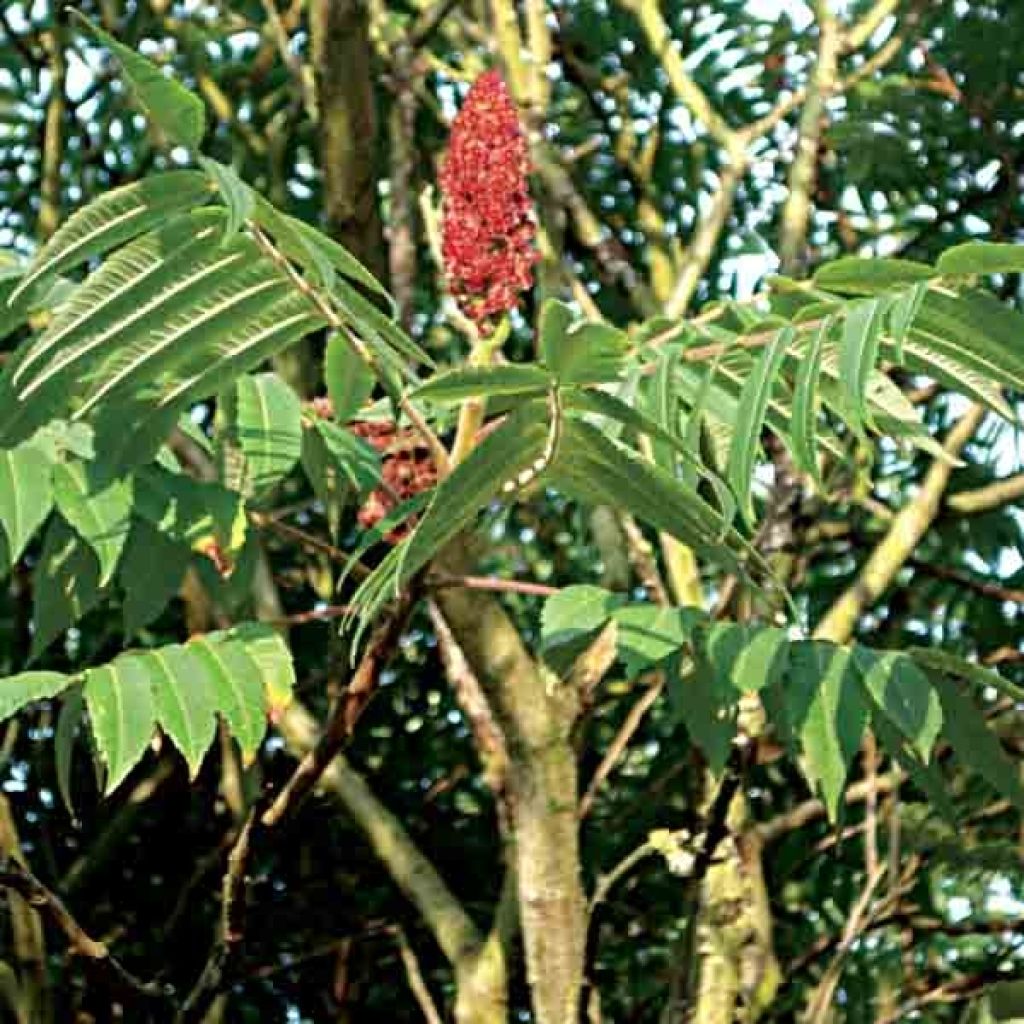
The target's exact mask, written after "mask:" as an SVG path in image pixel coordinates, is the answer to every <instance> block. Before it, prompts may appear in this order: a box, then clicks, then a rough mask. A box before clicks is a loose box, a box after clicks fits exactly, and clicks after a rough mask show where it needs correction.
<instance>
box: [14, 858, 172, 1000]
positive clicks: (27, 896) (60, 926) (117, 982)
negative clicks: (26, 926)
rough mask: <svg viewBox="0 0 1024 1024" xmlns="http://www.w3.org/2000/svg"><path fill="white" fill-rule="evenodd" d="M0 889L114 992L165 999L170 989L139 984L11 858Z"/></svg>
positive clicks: (57, 901) (69, 912) (50, 894)
mask: <svg viewBox="0 0 1024 1024" xmlns="http://www.w3.org/2000/svg"><path fill="white" fill-rule="evenodd" d="M0 886H2V887H3V888H5V889H10V890H12V891H14V892H16V893H17V894H18V895H19V896H21V898H22V899H23V900H25V902H26V903H28V904H29V906H31V907H33V908H34V909H35V910H37V911H39V913H40V914H42V915H43V916H44V917H46V919H47V920H48V921H49V922H50V924H52V925H53V926H54V927H55V928H56V929H57V930H58V931H59V932H61V934H63V935H64V937H65V938H66V939H67V941H68V947H69V948H70V950H71V952H72V953H73V954H75V955H76V956H80V957H82V958H83V959H84V960H85V961H86V962H87V963H88V964H89V968H90V970H91V971H93V972H94V973H95V974H96V975H97V976H98V977H100V978H102V979H103V980H104V981H105V982H106V983H107V984H108V985H110V986H111V987H112V988H113V989H114V990H115V991H117V992H119V993H121V994H122V995H127V996H132V997H134V998H136V999H138V998H143V999H146V1000H151V999H158V1000H168V999H169V998H170V990H168V989H167V988H165V987H164V986H162V985H159V984H157V983H156V982H147V981H141V980H140V979H139V978H136V977H135V975H134V974H132V973H131V971H129V970H127V969H126V968H125V967H123V966H122V964H121V963H120V961H119V960H117V958H116V957H114V956H113V955H112V954H111V952H110V950H109V949H108V948H107V946H106V945H104V943H102V942H100V941H98V940H97V939H94V938H93V937H92V936H91V935H89V933H88V932H87V931H86V930H85V929H84V928H83V927H82V926H81V925H80V924H79V923H78V921H77V920H76V919H75V917H74V916H73V915H72V913H71V911H70V910H68V908H67V907H66V906H65V905H64V903H63V902H62V900H61V899H60V897H59V896H58V895H57V894H56V893H54V892H51V891H50V890H49V889H47V888H46V886H45V885H43V883H42V882H40V881H39V879H38V878H36V876H35V875H34V874H32V872H31V871H30V870H29V869H28V868H27V867H26V866H24V865H23V864H19V863H18V861H17V860H16V859H14V858H13V857H11V858H8V859H7V860H6V861H5V863H4V865H3V867H2V868H0Z"/></svg>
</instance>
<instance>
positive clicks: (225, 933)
mask: <svg viewBox="0 0 1024 1024" xmlns="http://www.w3.org/2000/svg"><path fill="white" fill-rule="evenodd" d="M258 813H259V812H258V809H257V808H253V809H252V810H251V811H250V812H249V817H248V818H247V819H246V822H245V824H244V825H243V826H242V829H241V831H240V832H239V835H238V839H237V840H236V842H235V845H234V846H233V847H232V848H231V853H230V854H228V866H227V871H226V872H225V873H224V880H223V882H222V883H221V904H220V921H219V924H218V929H217V938H216V940H215V941H214V944H213V949H212V950H211V951H210V955H209V957H208V958H207V960H206V964H205V966H204V967H203V970H202V972H201V973H200V975H199V980H198V981H197V982H196V983H195V986H194V987H193V989H192V991H191V992H190V993H189V994H188V997H187V998H186V999H185V1002H184V1003H183V1004H182V1007H181V1010H180V1011H179V1013H178V1015H177V1017H176V1018H175V1024H197V1022H199V1021H201V1020H203V1018H204V1017H205V1015H206V1011H207V1010H208V1009H209V1008H210V1004H211V1003H212V1002H213V1001H214V999H215V998H216V997H217V994H218V993H219V992H221V991H223V989H224V987H225V985H226V984H227V983H229V982H230V979H231V976H232V973H233V971H234V969H235V965H236V961H237V959H238V957H239V955H240V954H241V951H242V939H243V938H244V936H245V920H246V897H247V890H248V867H249V855H250V852H251V849H252V839H253V828H254V826H255V824H256V821H257V815H258Z"/></svg>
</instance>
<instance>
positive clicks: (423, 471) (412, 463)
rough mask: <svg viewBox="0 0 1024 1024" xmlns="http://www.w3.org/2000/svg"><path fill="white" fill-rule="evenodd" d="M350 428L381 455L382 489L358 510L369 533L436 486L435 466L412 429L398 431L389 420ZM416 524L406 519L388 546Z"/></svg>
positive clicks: (373, 493) (363, 423) (365, 421)
mask: <svg viewBox="0 0 1024 1024" xmlns="http://www.w3.org/2000/svg"><path fill="white" fill-rule="evenodd" d="M350 429H351V431H352V433H354V434H356V435H357V436H358V437H361V438H362V439H363V440H364V441H366V442H368V443H369V444H371V445H372V446H373V447H374V448H376V449H377V451H378V452H380V453H381V456H382V462H381V477H382V479H383V482H384V486H383V487H378V488H377V489H376V490H375V491H372V492H371V493H370V495H369V496H368V497H367V499H366V501H365V502H363V505H362V507H361V508H360V509H359V517H358V518H359V525H360V526H362V527H363V529H366V530H369V529H372V528H373V527H375V526H376V525H377V524H378V523H379V522H380V521H381V520H382V519H383V518H384V517H385V516H387V515H389V514H390V513H391V512H392V511H393V510H394V509H395V508H397V507H398V505H400V504H401V503H402V502H403V501H408V499H409V498H411V497H413V495H416V494H419V493H421V492H422V491H427V490H429V489H430V488H431V487H433V486H434V485H435V484H436V483H437V467H436V466H435V465H434V460H433V457H432V456H431V454H430V451H429V449H428V448H427V447H426V445H424V444H423V442H422V440H421V439H420V436H419V434H417V433H416V431H414V430H399V429H398V428H397V427H396V426H395V424H394V422H391V421H387V422H375V423H371V422H370V421H368V420H356V421H355V422H354V423H352V424H351V425H350ZM415 525H416V520H415V518H409V519H407V520H406V521H405V522H404V523H402V525H401V526H399V527H398V528H397V529H395V530H392V531H391V532H390V533H389V534H388V535H387V536H386V537H385V538H384V539H385V540H386V541H387V542H388V543H389V544H398V543H399V542H400V541H402V540H403V539H404V538H405V537H407V536H408V535H409V534H410V533H411V532H412V529H413V527H415Z"/></svg>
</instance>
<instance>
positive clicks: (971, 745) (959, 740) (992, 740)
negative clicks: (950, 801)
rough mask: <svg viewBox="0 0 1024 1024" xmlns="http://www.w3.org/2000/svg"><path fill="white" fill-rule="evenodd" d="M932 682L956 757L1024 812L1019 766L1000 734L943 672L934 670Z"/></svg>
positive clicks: (944, 726) (945, 731) (1023, 789)
mask: <svg viewBox="0 0 1024 1024" xmlns="http://www.w3.org/2000/svg"><path fill="white" fill-rule="evenodd" d="M932 682H933V683H934V684H935V689H936V691H937V692H938V694H939V700H941V701H942V718H943V732H944V734H945V735H946V736H948V737H949V741H950V743H952V745H953V751H954V752H955V753H956V756H957V757H958V758H959V759H960V760H961V761H962V762H963V763H964V764H965V765H967V766H968V767H970V768H973V769H974V770H975V771H976V772H977V773H978V774H979V775H980V776H981V777H982V778H983V779H984V780H985V781H986V782H987V783H988V784H989V785H990V786H992V787H993V789H995V790H996V791H997V792H999V793H1001V794H1002V795H1003V796H1004V797H1005V798H1006V799H1007V800H1009V801H1010V802H1011V803H1013V804H1014V806H1015V807H1017V808H1018V809H1019V810H1022V811H1024V786H1022V785H1021V780H1020V773H1019V769H1018V767H1017V765H1016V764H1014V762H1013V761H1011V760H1010V759H1009V757H1007V756H1006V754H1005V753H1004V751H1003V748H1002V745H1001V744H1000V742H999V739H998V737H997V736H996V734H995V733H994V732H993V731H992V730H991V729H990V728H989V726H988V723H987V722H986V721H985V719H984V717H983V716H982V714H981V712H980V711H979V710H978V709H977V707H976V706H975V704H974V702H973V701H972V700H970V699H969V698H968V697H966V696H964V694H962V693H961V692H960V690H959V689H958V688H957V685H956V683H954V682H952V681H951V680H950V679H948V678H947V677H946V676H945V675H943V674H942V673H934V674H933V675H932Z"/></svg>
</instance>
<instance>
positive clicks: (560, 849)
mask: <svg viewBox="0 0 1024 1024" xmlns="http://www.w3.org/2000/svg"><path fill="white" fill-rule="evenodd" d="M467 561H468V560H467V558H466V555H465V552H464V551H461V550H457V549H454V547H453V549H451V550H449V551H448V552H447V553H446V555H445V557H444V559H443V562H444V568H445V571H446V572H453V571H454V572H455V573H456V574H458V573H459V572H461V571H465V568H466V563H467ZM437 601H438V604H439V606H440V607H441V611H442V613H443V614H444V617H445V619H446V620H447V622H448V623H449V625H450V626H451V630H452V633H453V635H454V636H455V639H456V641H457V642H458V644H459V646H460V647H461V648H462V650H463V652H464V653H465V655H466V658H467V660H468V661H469V664H470V665H471V666H472V668H473V671H474V673H475V675H476V676H477V678H478V679H479V680H480V684H481V686H482V687H483V689H484V692H485V693H486V694H487V697H488V700H489V701H490V703H491V705H492V707H493V710H494V714H495V717H496V718H497V720H498V723H499V725H500V726H501V728H502V731H503V733H504V735H505V737H506V741H507V743H508V752H509V775H508V784H509V795H510V803H511V809H512V819H513V831H514V842H515V865H516V871H517V875H518V895H519V920H520V926H521V928H522V934H523V945H524V947H525V951H526V972H527V978H528V980H529V983H530V989H531V993H532V998H533V1008H534V1017H535V1020H536V1021H537V1024H573V1022H574V1021H576V1020H577V1018H578V1007H579V999H580V990H581V988H582V980H583V960H584V946H585V934H586V926H585V900H584V895H583V885H582V881H581V878H580V850H579V826H578V817H577V809H578V803H579V798H578V791H577V778H576V756H575V753H574V750H573V747H572V744H571V741H570V732H571V729H572V724H573V722H574V721H575V718H576V714H577V700H576V694H575V693H574V691H573V690H572V688H571V687H570V686H568V685H567V684H565V683H562V682H560V681H559V680H558V679H555V678H553V677H551V676H549V675H548V674H547V673H546V672H545V671H544V669H543V667H542V666H540V665H539V664H538V663H537V662H535V661H534V660H533V659H532V658H531V657H530V655H529V654H528V653H527V651H526V649H525V648H524V646H523V643H522V640H521V638H520V636H519V633H518V631H517V630H516V628H515V626H514V624H513V623H512V622H511V621H510V620H509V619H508V617H507V616H506V615H505V613H504V611H503V610H502V608H501V605H500V604H499V603H498V602H497V601H496V600H494V599H493V598H491V597H489V596H487V595H482V594H480V593H479V592H475V591H474V592H470V591H467V590H459V589H457V588H455V587H451V588H445V589H444V590H441V591H440V592H439V594H438V597H437Z"/></svg>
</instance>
